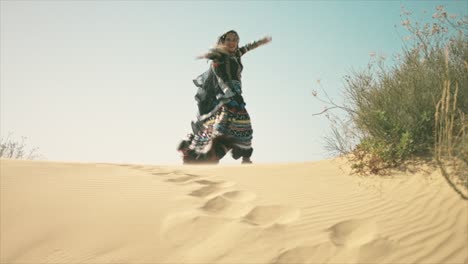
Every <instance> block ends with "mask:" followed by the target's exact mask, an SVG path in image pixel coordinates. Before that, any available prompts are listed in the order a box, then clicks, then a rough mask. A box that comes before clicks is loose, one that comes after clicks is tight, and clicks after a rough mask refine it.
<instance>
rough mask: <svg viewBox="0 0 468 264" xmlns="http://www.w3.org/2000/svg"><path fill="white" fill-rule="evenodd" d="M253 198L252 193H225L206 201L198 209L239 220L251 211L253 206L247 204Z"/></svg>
mask: <svg viewBox="0 0 468 264" xmlns="http://www.w3.org/2000/svg"><path fill="white" fill-rule="evenodd" d="M255 197H256V195H255V194H254V193H252V192H247V191H232V192H227V193H224V194H222V195H218V196H216V197H214V198H212V199H210V200H208V202H206V203H205V205H203V206H202V207H201V208H200V209H202V210H203V211H205V212H209V213H213V214H217V215H221V216H224V217H228V218H240V217H242V216H244V215H246V214H247V213H248V212H249V211H250V210H251V209H252V207H253V206H252V205H250V204H248V203H247V202H250V201H252V200H254V199H255Z"/></svg>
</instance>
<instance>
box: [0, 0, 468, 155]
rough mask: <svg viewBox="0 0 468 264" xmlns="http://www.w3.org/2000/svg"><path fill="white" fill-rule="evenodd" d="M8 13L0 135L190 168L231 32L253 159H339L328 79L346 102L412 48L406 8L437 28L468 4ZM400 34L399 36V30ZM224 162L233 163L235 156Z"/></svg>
mask: <svg viewBox="0 0 468 264" xmlns="http://www.w3.org/2000/svg"><path fill="white" fill-rule="evenodd" d="M0 3H1V4H0V5H1V6H0V7H1V13H0V14H1V18H0V22H1V27H0V29H1V35H0V37H1V42H0V49H1V53H0V67H1V68H0V77H1V81H0V103H1V105H0V110H1V112H0V132H1V136H2V137H5V136H7V135H8V133H10V132H12V133H14V135H15V136H16V137H18V138H19V137H20V136H25V137H27V138H28V140H27V143H28V145H31V146H37V147H39V149H40V151H39V152H40V153H41V154H43V155H44V156H45V158H46V159H48V160H54V161H83V162H129V163H152V164H175V163H180V156H179V154H178V153H177V152H176V151H175V148H176V145H177V143H178V142H179V140H180V139H181V138H182V137H183V136H184V135H186V134H187V133H188V132H189V130H190V120H191V119H193V118H194V117H195V112H196V104H195V101H194V99H193V96H194V94H195V92H196V89H195V86H194V85H193V84H192V79H193V78H195V77H196V76H197V75H198V74H200V73H202V72H203V71H205V70H206V69H207V67H208V64H207V62H206V61H203V60H195V59H194V58H195V56H197V55H199V54H201V53H203V52H205V51H206V50H207V49H208V48H209V47H211V46H212V45H213V44H214V42H215V40H216V38H217V37H218V36H219V35H220V34H222V33H224V32H225V31H228V30H230V29H235V30H236V31H237V32H238V33H239V34H240V42H241V43H240V44H241V45H242V44H245V43H247V42H250V41H253V40H256V39H259V38H261V37H263V36H265V35H271V36H272V37H273V42H272V43H270V44H269V45H267V46H264V47H260V48H258V49H256V50H254V51H252V52H250V53H248V54H246V55H245V57H244V58H243V63H244V66H245V68H244V72H243V91H244V97H245V100H246V102H247V109H248V111H249V113H250V115H251V118H252V122H253V128H254V141H253V144H254V148H255V150H254V154H253V160H254V162H257V163H270V162H299V161H310V160H319V159H323V158H326V157H328V156H327V153H326V151H325V149H324V140H323V137H324V136H325V135H326V134H327V133H329V124H328V121H327V120H326V119H325V118H324V117H320V116H319V117H317V116H312V114H313V113H316V112H319V111H321V110H322V109H323V107H324V105H323V104H321V103H319V102H318V101H316V100H315V99H314V97H313V96H312V95H311V92H312V90H317V89H318V86H317V82H316V80H317V79H320V80H321V83H322V87H323V88H324V89H325V90H326V91H327V92H328V93H329V94H330V95H331V96H333V97H334V98H335V99H336V100H337V101H338V102H339V101H341V91H342V90H343V84H344V81H343V76H344V75H346V74H349V73H350V72H351V71H352V70H353V69H356V70H359V69H363V68H364V67H366V65H367V63H368V62H369V60H370V57H369V53H370V52H376V53H377V55H384V56H387V57H388V60H391V56H392V55H393V54H395V53H396V52H398V51H400V50H401V46H402V40H401V37H402V36H404V35H405V31H404V29H403V28H402V27H401V26H400V22H401V20H400V11H401V9H400V7H401V5H404V6H405V7H407V9H409V10H410V11H413V12H414V13H415V15H416V16H421V17H422V15H423V11H424V10H426V11H427V12H428V14H429V15H427V14H426V16H429V17H430V14H432V13H433V11H434V10H435V7H436V6H437V5H444V6H446V9H447V11H448V13H454V14H458V15H459V16H460V15H462V16H463V15H465V16H466V15H467V9H468V6H467V5H468V4H467V2H466V1H456V0H454V1H220V2H218V1H112V0H109V1H103V0H101V1H92V0H88V1H41V0H34V1H10V0H2V1H1V2H0ZM395 25H397V27H396V28H395V27H394V26H395ZM222 163H233V161H232V159H231V158H230V157H226V158H225V160H224V161H223V162H222Z"/></svg>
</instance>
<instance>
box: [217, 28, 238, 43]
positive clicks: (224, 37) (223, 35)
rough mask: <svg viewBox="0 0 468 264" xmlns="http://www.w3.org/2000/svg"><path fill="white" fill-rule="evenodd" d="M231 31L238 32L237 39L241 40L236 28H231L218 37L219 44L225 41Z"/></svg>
mask: <svg viewBox="0 0 468 264" xmlns="http://www.w3.org/2000/svg"><path fill="white" fill-rule="evenodd" d="M230 33H234V34H236V36H237V39H238V40H239V34H237V32H236V31H235V30H229V31H228V32H226V33H224V34H222V35H221V36H220V37H219V38H218V45H219V44H222V43H223V42H224V40H225V39H226V36H227V35H228V34H230Z"/></svg>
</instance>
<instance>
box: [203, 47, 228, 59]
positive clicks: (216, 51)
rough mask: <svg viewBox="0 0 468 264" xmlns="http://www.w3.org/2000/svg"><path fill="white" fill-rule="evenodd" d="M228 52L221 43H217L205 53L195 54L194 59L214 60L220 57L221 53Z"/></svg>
mask: <svg viewBox="0 0 468 264" xmlns="http://www.w3.org/2000/svg"><path fill="white" fill-rule="evenodd" d="M228 53H229V52H228V51H227V50H226V49H225V48H224V47H223V46H222V45H218V46H216V47H214V48H212V49H210V50H209V51H208V52H207V53H205V54H202V55H200V56H197V57H196V59H208V60H216V59H219V58H221V57H222V55H223V54H228Z"/></svg>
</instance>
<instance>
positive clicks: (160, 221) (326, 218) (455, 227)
mask: <svg viewBox="0 0 468 264" xmlns="http://www.w3.org/2000/svg"><path fill="white" fill-rule="evenodd" d="M0 173H1V174H0V180H1V181H0V184H1V185H0V186H1V193H0V198H1V200H0V206H1V207H0V213H1V217H0V220H1V222H0V261H1V263H35V264H36V263H405V264H406V263H465V264H466V263H468V202H467V201H466V200H463V199H462V198H460V196H458V195H457V194H456V193H455V192H454V191H453V190H452V189H451V188H450V187H449V186H448V185H447V183H446V182H445V181H444V179H443V178H442V176H441V174H440V172H439V170H437V169H436V168H433V167H426V169H424V168H421V169H418V170H416V171H412V172H409V171H397V172H394V173H393V174H392V175H391V176H387V177H358V176H353V175H349V165H347V164H346V163H345V162H344V161H343V160H340V159H334V160H323V161H318V162H307V163H291V164H253V165H247V166H240V165H239V166H233V165H218V166H207V165H204V166H182V165H181V166H155V165H132V164H101V163H99V164H89V163H88V164H81V163H59V162H44V161H16V160H1V161H0Z"/></svg>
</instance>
